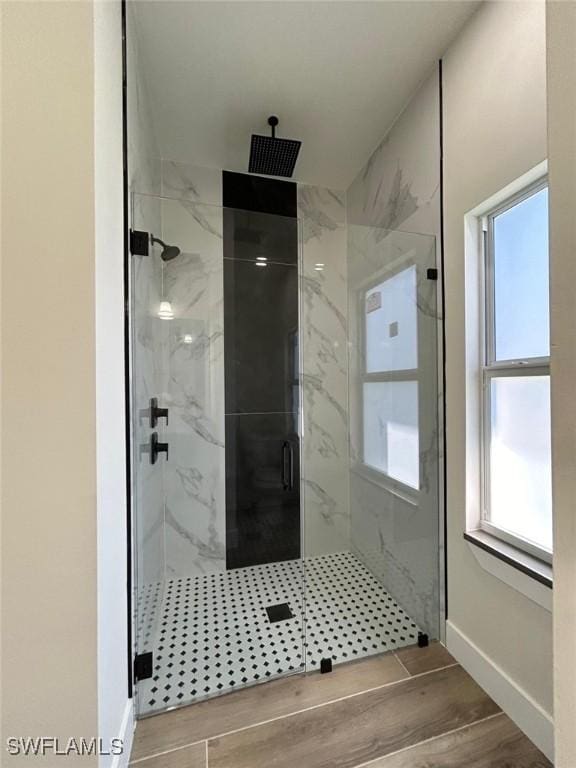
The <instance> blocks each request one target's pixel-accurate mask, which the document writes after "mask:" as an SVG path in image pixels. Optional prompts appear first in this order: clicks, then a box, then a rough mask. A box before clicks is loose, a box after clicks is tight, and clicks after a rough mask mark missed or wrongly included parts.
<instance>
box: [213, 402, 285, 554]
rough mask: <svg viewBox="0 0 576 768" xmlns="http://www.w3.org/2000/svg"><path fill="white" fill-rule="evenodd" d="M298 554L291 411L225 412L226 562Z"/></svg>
mask: <svg viewBox="0 0 576 768" xmlns="http://www.w3.org/2000/svg"><path fill="white" fill-rule="evenodd" d="M299 557H300V477H299V441H298V433H297V414H295V413H279V414H278V413H276V414H274V413H273V414H244V415H240V416H226V567H227V568H244V567H247V566H251V565H262V564H264V563H274V562H278V561H282V560H293V559H296V558H299Z"/></svg>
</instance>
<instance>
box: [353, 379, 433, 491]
mask: <svg viewBox="0 0 576 768" xmlns="http://www.w3.org/2000/svg"><path fill="white" fill-rule="evenodd" d="M363 394H364V463H365V464H367V465H368V466H370V467H372V468H373V469H376V470H378V471H379V472H383V473H384V474H386V475H388V476H389V477H392V478H394V479H395V480H398V481H399V482H401V483H405V484H406V485H410V486H411V487H412V488H418V486H419V461H418V383H417V382H415V381H382V382H380V381H379V382H369V383H365V384H364V392H363Z"/></svg>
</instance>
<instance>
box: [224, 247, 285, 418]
mask: <svg viewBox="0 0 576 768" xmlns="http://www.w3.org/2000/svg"><path fill="white" fill-rule="evenodd" d="M224 355H225V363H224V367H225V389H226V394H225V403H226V413H286V412H291V411H294V410H296V409H297V408H298V271H297V269H296V268H295V267H288V266H281V265H278V264H269V265H268V266H266V267H257V266H256V265H255V264H253V263H250V262H247V261H230V260H226V261H225V262H224Z"/></svg>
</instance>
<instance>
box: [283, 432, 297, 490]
mask: <svg viewBox="0 0 576 768" xmlns="http://www.w3.org/2000/svg"><path fill="white" fill-rule="evenodd" d="M282 487H283V488H284V490H285V491H291V490H292V489H293V488H294V449H293V447H292V443H291V442H290V440H284V442H283V443H282Z"/></svg>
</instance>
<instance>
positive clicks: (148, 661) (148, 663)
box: [134, 651, 154, 680]
mask: <svg viewBox="0 0 576 768" xmlns="http://www.w3.org/2000/svg"><path fill="white" fill-rule="evenodd" d="M153 663H154V662H153V657H152V651H149V652H148V653H137V654H136V656H134V680H148V678H149V677H152V668H153Z"/></svg>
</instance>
